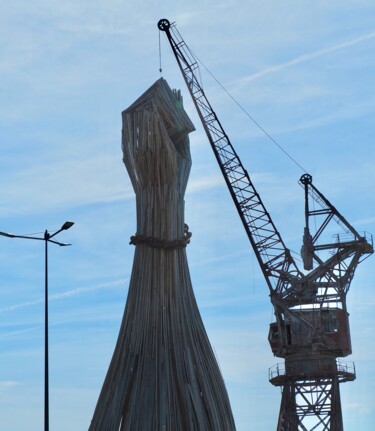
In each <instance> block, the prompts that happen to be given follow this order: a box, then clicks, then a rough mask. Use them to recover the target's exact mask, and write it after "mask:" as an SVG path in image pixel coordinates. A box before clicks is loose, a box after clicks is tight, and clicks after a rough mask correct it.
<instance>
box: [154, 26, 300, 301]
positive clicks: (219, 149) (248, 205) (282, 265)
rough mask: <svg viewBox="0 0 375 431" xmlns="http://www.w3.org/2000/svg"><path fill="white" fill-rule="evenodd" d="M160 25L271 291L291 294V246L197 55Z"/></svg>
mask: <svg viewBox="0 0 375 431" xmlns="http://www.w3.org/2000/svg"><path fill="white" fill-rule="evenodd" d="M158 28H159V29H160V30H161V31H164V32H165V33H166V35H167V37H168V40H169V43H170V45H171V47H172V51H173V53H174V55H175V57H176V60H177V63H178V65H179V67H180V70H181V72H182V75H183V78H184V80H185V82H186V85H187V87H188V90H189V92H190V94H191V96H192V99H193V102H194V104H195V107H196V109H197V112H198V115H199V117H200V120H201V122H202V124H203V127H204V129H205V131H206V134H207V137H208V140H209V142H210V144H211V147H212V150H213V152H214V154H215V157H216V160H217V162H218V164H219V167H220V169H221V172H222V174H223V176H224V179H225V182H226V184H227V186H228V189H229V192H230V194H231V196H232V198H233V201H234V204H235V206H236V208H237V211H238V213H239V215H240V218H241V220H242V223H243V225H244V227H245V230H246V233H247V235H248V238H249V240H250V243H251V245H252V247H253V249H254V252H255V254H256V257H257V259H258V262H259V264H260V267H261V269H262V271H263V274H264V276H265V279H266V282H267V284H268V287H269V289H270V291H271V294H275V293H276V294H277V295H278V296H279V297H285V296H288V295H289V293H290V292H291V291H292V290H293V289H291V285H295V284H296V281H298V279H301V278H303V275H302V274H301V272H300V271H299V270H298V268H297V266H296V264H295V261H294V259H293V258H292V256H291V254H290V251H289V249H287V248H286V247H285V245H284V242H283V240H282V238H281V236H280V234H279V232H278V231H277V229H276V227H275V225H274V223H273V221H272V219H271V217H270V215H269V213H268V212H267V210H266V208H265V206H264V205H263V202H262V200H261V198H260V196H259V194H258V192H257V191H256V189H255V187H254V185H253V183H252V181H251V179H250V177H249V174H248V172H247V171H246V169H245V168H244V167H243V165H242V162H241V160H240V158H239V157H238V155H237V153H236V151H235V149H234V148H233V146H232V144H231V142H230V139H229V137H228V136H227V134H226V133H225V131H224V129H223V127H222V125H221V123H220V121H219V119H218V118H217V116H216V113H215V112H214V110H213V109H212V107H211V104H210V103H209V101H208V99H207V97H206V95H205V93H204V91H203V88H202V86H201V85H200V83H199V81H198V79H197V72H198V70H199V65H198V62H197V60H196V58H195V56H194V55H193V53H192V52H191V51H190V49H189V48H188V46H187V45H186V44H185V42H184V40H183V39H182V37H181V35H180V33H179V32H178V30H177V29H176V27H175V25H174V24H170V22H169V21H168V20H166V19H162V20H160V21H159V23H158Z"/></svg>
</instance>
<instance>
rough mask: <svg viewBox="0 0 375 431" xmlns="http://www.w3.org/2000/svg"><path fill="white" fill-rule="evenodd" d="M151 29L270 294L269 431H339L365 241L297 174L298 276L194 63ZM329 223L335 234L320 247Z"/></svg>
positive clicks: (172, 34) (178, 42) (172, 38)
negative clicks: (276, 403) (184, 93)
mask: <svg viewBox="0 0 375 431" xmlns="http://www.w3.org/2000/svg"><path fill="white" fill-rule="evenodd" d="M158 28H159V30H161V31H163V32H165V34H166V36H167V38H168V41H169V43H170V46H171V48H172V51H173V54H174V56H175V58H176V60H177V63H178V66H179V68H180V71H181V73H182V76H183V78H184V80H185V82H186V85H187V88H188V90H189V92H190V95H191V97H192V100H193V102H194V105H195V107H196V110H197V112H198V115H199V118H200V120H201V122H202V125H203V128H204V130H205V132H206V134H207V138H208V141H209V143H210V145H211V148H212V150H213V152H214V155H215V157H216V160H217V162H218V165H219V168H220V170H221V172H222V174H223V177H224V180H225V182H226V184H227V187H228V190H229V193H230V194H231V196H232V199H233V202H234V205H235V206H236V208H237V211H238V214H239V216H240V219H241V221H242V223H243V226H244V228H245V232H246V234H247V236H248V238H249V241H250V244H251V246H252V248H253V250H254V253H255V255H256V257H257V260H258V263H259V265H260V268H261V270H262V272H263V275H264V279H265V281H266V283H267V286H268V289H269V292H270V299H271V303H272V305H273V308H274V315H275V321H274V322H272V323H271V324H270V328H269V334H268V340H269V343H270V346H271V349H272V352H273V354H274V355H275V356H277V357H280V358H283V359H284V361H285V362H284V364H282V365H280V364H278V365H277V366H275V367H274V368H272V369H270V374H269V380H270V382H271V383H272V384H273V385H275V386H280V387H281V388H282V399H281V406H280V412H279V418H278V423H277V428H276V429H277V431H296V430H297V431H299V430H301V431H302V430H303V431H313V430H314V431H328V430H329V431H343V421H342V411H341V403H340V392H339V384H340V383H343V382H346V381H351V380H354V379H355V368H354V364H348V363H344V362H343V361H342V360H341V359H339V358H343V357H346V356H348V355H350V354H351V352H352V348H351V340H350V328H349V314H348V311H347V305H346V295H347V293H348V290H349V287H350V284H351V281H352V279H353V276H354V273H355V270H356V268H357V265H358V264H359V263H360V262H361V261H362V260H363V259H364V258H366V257H368V256H369V255H370V254H372V253H373V240H372V236H371V235H369V234H367V233H363V234H360V233H358V232H357V231H356V229H355V228H354V227H353V226H352V225H351V224H350V223H349V222H348V221H347V220H346V219H345V218H344V217H343V216H342V214H341V213H340V212H339V211H338V210H337V209H336V208H335V207H334V206H333V205H332V204H331V203H330V202H329V200H328V199H327V198H326V197H325V196H324V195H323V194H322V193H321V192H320V191H319V190H318V189H317V188H316V187H315V185H314V184H313V178H312V176H311V175H309V174H307V173H305V174H304V175H302V177H301V178H300V185H301V186H302V188H303V190H304V195H305V227H304V233H303V245H302V249H301V257H302V260H303V264H304V270H300V269H299V268H298V266H297V264H296V262H295V260H294V258H293V257H292V255H291V252H290V250H289V249H288V248H287V247H286V246H285V244H284V242H283V240H282V238H281V235H280V233H279V231H278V230H277V229H276V226H275V224H274V222H273V220H272V218H271V216H270V214H269V213H268V211H267V209H266V207H265V205H264V203H263V201H262V199H261V197H260V195H259V193H258V192H257V190H256V188H255V186H254V184H253V181H252V179H251V177H250V176H249V174H248V171H247V170H246V169H245V168H244V166H243V164H242V162H241V159H240V158H239V156H238V154H237V152H236V150H235V148H234V147H233V145H232V143H231V141H230V139H229V137H228V135H227V134H226V133H225V130H224V128H223V126H222V124H221V122H220V120H219V118H218V116H217V114H216V113H215V111H214V110H213V108H212V106H211V104H210V102H209V101H208V99H207V97H206V95H205V92H204V90H203V88H202V86H201V84H200V81H199V79H198V76H199V74H198V72H197V71H198V69H199V64H198V60H197V59H196V58H195V56H194V54H193V53H192V51H191V50H190V49H189V47H188V46H187V45H186V43H185V41H184V40H183V38H182V36H181V35H180V33H179V32H178V30H177V28H176V26H175V24H174V23H172V24H171V23H170V22H169V21H168V20H167V19H162V20H160V21H159V23H158ZM312 202H313V203H314V204H313V205H311V203H312ZM312 218H313V219H314V224H313V225H314V226H315V225H316V226H317V228H316V230H315V232H311V229H310V224H311V223H310V220H311V219H312ZM333 224H335V227H336V228H339V229H340V233H338V234H337V235H335V237H334V241H333V242H332V241H326V239H325V235H324V234H325V233H327V232H328V231H329V230H330V229H331V227H332V226H331V225H333ZM323 255H324V256H325V257H323Z"/></svg>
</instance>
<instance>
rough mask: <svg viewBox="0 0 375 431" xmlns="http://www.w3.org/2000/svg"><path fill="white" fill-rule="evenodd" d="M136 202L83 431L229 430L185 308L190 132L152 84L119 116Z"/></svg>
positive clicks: (196, 326) (211, 362)
mask: <svg viewBox="0 0 375 431" xmlns="http://www.w3.org/2000/svg"><path fill="white" fill-rule="evenodd" d="M122 119H123V137H122V148H123V153H124V163H125V165H126V168H127V171H128V173H129V176H130V179H131V182H132V185H133V188H134V191H135V194H136V202H137V232H136V234H135V235H134V236H133V237H132V238H131V243H132V244H134V245H135V255H134V263H133V270H132V276H131V280H130V285H129V293H128V298H127V303H126V308H125V312H124V317H123V320H122V323H121V327H120V332H119V336H118V340H117V344H116V347H115V351H114V353H113V357H112V360H111V363H110V366H109V369H108V372H107V376H106V378H105V381H104V384H103V387H102V390H101V394H100V397H99V400H98V402H97V406H96V409H95V412H94V416H93V419H92V422H91V425H90V428H89V430H90V431H99V430H100V431H113V430H116V431H117V430H119V431H122V430H126V431H159V430H160V431H189V430H191V431H193V430H194V431H195V430H199V431H233V430H235V425H234V420H233V416H232V412H231V408H230V404H229V399H228V395H227V392H226V389H225V385H224V381H223V378H222V376H221V373H220V371H219V368H218V365H217V362H216V360H215V356H214V353H213V351H212V348H211V346H210V343H209V340H208V337H207V334H206V331H205V329H204V326H203V322H202V319H201V317H200V314H199V310H198V307H197V304H196V301H195V297H194V293H193V289H192V285H191V280H190V275H189V268H188V263H187V257H186V245H187V244H188V242H189V241H190V236H191V234H190V233H189V232H188V228H187V226H186V225H185V223H184V193H185V189H186V186H187V182H188V177H189V173H190V167H191V157H190V149H189V138H188V134H189V133H190V132H191V131H193V130H194V126H193V124H192V123H191V121H190V119H189V117H188V116H187V114H186V113H185V111H184V109H183V105H182V98H181V95H180V94H179V92H176V91H172V90H171V89H170V88H169V86H168V84H167V83H166V81H165V80H164V79H162V78H161V79H159V80H158V81H157V82H156V83H155V84H154V85H153V86H151V87H150V88H149V89H148V90H147V91H146V92H145V93H144V94H143V95H142V96H141V97H140V98H139V99H138V100H137V101H136V102H135V103H134V104H133V105H131V106H130V107H129V108H128V109H127V110H125V111H124V112H123V113H122Z"/></svg>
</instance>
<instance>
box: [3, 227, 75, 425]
mask: <svg viewBox="0 0 375 431" xmlns="http://www.w3.org/2000/svg"><path fill="white" fill-rule="evenodd" d="M73 225H74V223H73V222H71V221H67V222H65V223H64V224H63V225H62V226H61V228H60V229H58V230H57V231H55V232H53V233H52V234H50V233H49V232H48V230H46V231H45V232H44V236H43V237H35V236H28V235H14V234H11V233H6V232H0V235H2V236H6V237H8V238H24V239H33V240H38V241H44V244H45V248H44V250H45V254H44V258H45V267H44V275H45V277H44V431H49V372H48V371H49V367H48V365H49V360H48V243H49V242H52V243H53V244H57V245H59V246H62V247H65V246H69V245H71V244H65V243H63V242H59V241H56V240H53V239H52V238H53V237H55V236H56V235H57V234H59V233H60V232H61V231H63V230H68V229H70V228H71V227H72V226H73Z"/></svg>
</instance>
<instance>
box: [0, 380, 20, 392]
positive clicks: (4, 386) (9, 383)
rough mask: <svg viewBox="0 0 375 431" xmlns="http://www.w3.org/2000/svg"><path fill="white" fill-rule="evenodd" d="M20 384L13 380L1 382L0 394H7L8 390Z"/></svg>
mask: <svg viewBox="0 0 375 431" xmlns="http://www.w3.org/2000/svg"><path fill="white" fill-rule="evenodd" d="M18 384H19V383H18V382H15V381H13V380H3V381H0V394H1V393H3V392H5V391H6V390H7V389H10V388H12V387H13V386H17V385H18Z"/></svg>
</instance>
